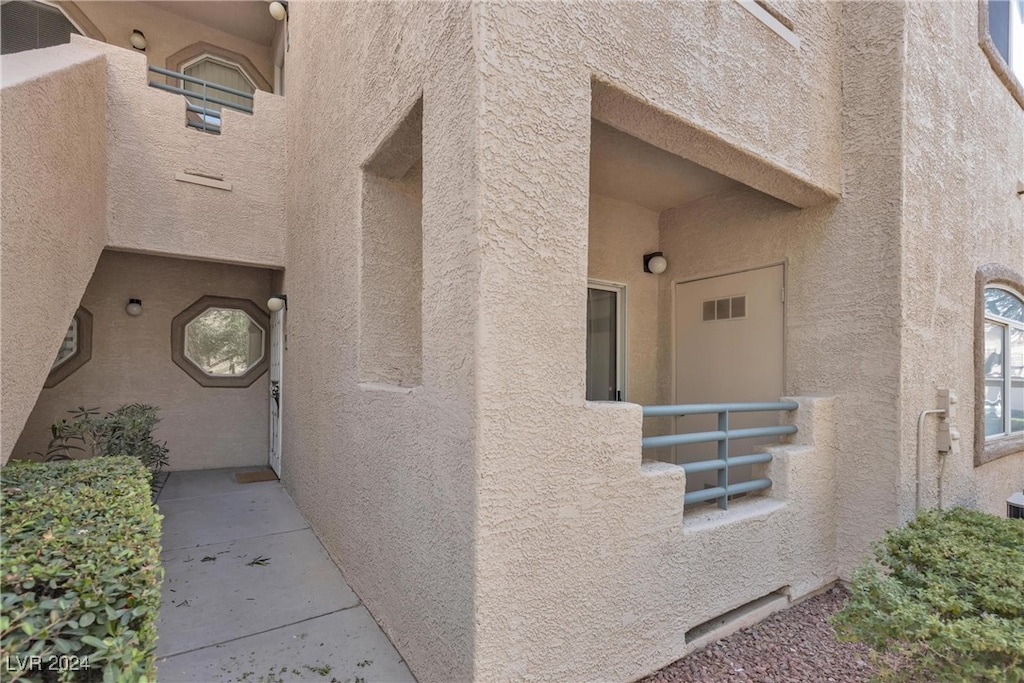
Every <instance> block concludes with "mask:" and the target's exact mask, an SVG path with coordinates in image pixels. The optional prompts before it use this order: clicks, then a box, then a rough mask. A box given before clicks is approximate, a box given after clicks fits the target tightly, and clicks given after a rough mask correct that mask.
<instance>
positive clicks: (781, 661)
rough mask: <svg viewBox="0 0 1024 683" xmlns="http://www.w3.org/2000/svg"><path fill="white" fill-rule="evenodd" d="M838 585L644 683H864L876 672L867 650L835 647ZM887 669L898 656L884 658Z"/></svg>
mask: <svg viewBox="0 0 1024 683" xmlns="http://www.w3.org/2000/svg"><path fill="white" fill-rule="evenodd" d="M848 595H849V594H848V593H847V591H846V589H845V588H842V587H841V586H836V587H834V588H830V589H829V590H828V591H826V592H824V593H822V594H821V595H817V596H815V597H813V598H810V599H809V600H805V601H804V602H802V603H800V604H799V605H796V606H795V607H790V608H789V609H785V610H782V611H781V612H776V613H775V614H773V615H772V616H770V617H768V618H767V619H765V620H764V621H762V622H760V623H758V624H755V625H753V626H751V627H749V628H745V629H742V630H740V631H737V632H736V633H734V634H732V635H731V636H729V637H728V638H723V639H722V640H719V641H716V642H714V643H711V644H710V645H708V646H707V647H706V648H704V649H703V650H700V651H698V652H695V653H693V654H692V655H690V656H689V657H686V658H685V659H680V660H679V661H677V662H675V663H674V664H670V665H669V666H667V667H665V668H664V669H662V670H661V671H659V672H657V673H655V674H652V675H650V676H648V677H647V678H645V679H643V681H641V683H662V682H668V681H671V683H716V682H717V681H730V682H732V681H757V683H783V682H786V683H789V682H790V681H813V682H814V683H823V682H825V681H835V682H837V683H860V682H862V681H868V680H869V679H870V678H871V675H872V674H874V673H875V672H876V671H877V667H876V666H875V665H874V664H873V663H872V659H871V656H870V654H869V650H868V648H867V647H865V646H863V645H859V644H855V643H839V642H836V639H835V632H834V631H833V630H832V627H831V626H830V625H829V623H828V618H829V617H830V616H832V615H833V614H834V613H835V612H837V611H838V610H839V609H841V608H842V606H843V605H844V604H845V603H846V599H847V597H848ZM886 662H887V663H888V664H889V666H890V667H891V666H894V665H896V664H897V659H896V658H895V657H888V656H887V657H886Z"/></svg>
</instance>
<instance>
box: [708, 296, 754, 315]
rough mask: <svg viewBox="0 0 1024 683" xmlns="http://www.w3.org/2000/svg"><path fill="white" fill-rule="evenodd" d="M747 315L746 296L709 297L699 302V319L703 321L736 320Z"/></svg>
mask: <svg viewBox="0 0 1024 683" xmlns="http://www.w3.org/2000/svg"><path fill="white" fill-rule="evenodd" d="M746 317H747V296H746V295H745V294H743V295H741V296H727V297H724V298H722V299H709V300H708V301H705V302H703V303H702V304H701V319H702V320H703V321H704V322H711V321H713V320H736V319H737V318H746Z"/></svg>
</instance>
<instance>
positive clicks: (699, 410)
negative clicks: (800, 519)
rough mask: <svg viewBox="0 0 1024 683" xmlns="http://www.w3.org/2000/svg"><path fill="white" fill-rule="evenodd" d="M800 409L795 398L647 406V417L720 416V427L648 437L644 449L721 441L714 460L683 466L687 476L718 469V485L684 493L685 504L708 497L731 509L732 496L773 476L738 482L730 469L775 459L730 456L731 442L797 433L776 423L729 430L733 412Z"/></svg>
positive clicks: (768, 481)
mask: <svg viewBox="0 0 1024 683" xmlns="http://www.w3.org/2000/svg"><path fill="white" fill-rule="evenodd" d="M796 409H797V403H796V402H795V401H776V402H774V403H696V404H687V405H676V406H644V417H683V416H686V415H710V414H717V415H718V429H717V430H715V431H710V432H695V433H692V434H668V435H665V436H648V437H644V439H643V441H642V445H643V447H644V448H663V447H665V446H683V445H689V444H696V443H712V442H717V443H718V457H717V458H716V459H714V460H699V461H697V462H688V463H684V464H683V465H680V467H682V468H683V471H684V472H686V474H687V475H690V474H696V473H697V472H711V471H715V470H717V471H718V482H717V483H718V486H713V487H711V488H707V489H703V490H700V491H691V492H689V493H687V494H685V495H684V496H683V503H684V504H686V505H689V504H690V503H700V502H703V501H705V500H716V499H717V501H718V507H719V508H721V509H723V510H727V509H728V508H729V496H733V495H736V494H738V493H747V492H749V491H760V490H762V489H767V488H771V485H772V480H771V479H754V480H751V481H744V482H740V483H737V484H730V483H729V469H730V468H732V467H738V466H740V465H755V464H758V463H766V462H771V460H772V456H771V453H754V454H752V455H738V456H734V457H729V442H730V441H735V440H737V439H753V438H757V437H764V436H784V435H787V434H795V433H796V425H775V426H771V427H748V428H745V429H729V414H730V413H757V412H771V411H787V412H788V411H793V410H796Z"/></svg>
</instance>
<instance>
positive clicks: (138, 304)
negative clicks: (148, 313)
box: [124, 299, 142, 316]
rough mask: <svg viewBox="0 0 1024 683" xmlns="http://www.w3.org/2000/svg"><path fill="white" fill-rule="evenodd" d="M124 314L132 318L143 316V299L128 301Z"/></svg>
mask: <svg viewBox="0 0 1024 683" xmlns="http://www.w3.org/2000/svg"><path fill="white" fill-rule="evenodd" d="M124 312H125V313H127V314H128V315H131V316H137V315H142V299H128V305H127V306H125V307H124Z"/></svg>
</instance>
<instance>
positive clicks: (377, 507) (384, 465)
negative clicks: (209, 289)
mask: <svg viewBox="0 0 1024 683" xmlns="http://www.w3.org/2000/svg"><path fill="white" fill-rule="evenodd" d="M289 12H290V17H291V18H290V26H289V30H290V50H289V53H288V78H289V81H288V96H287V99H286V106H287V142H288V159H289V160H293V161H290V162H289V165H288V172H287V186H288V195H287V216H288V248H287V254H288V257H287V263H286V272H287V293H288V301H289V307H288V321H287V329H288V346H287V352H286V355H285V378H284V388H283V391H284V394H283V405H284V419H285V426H284V432H283V433H284V448H283V453H284V457H283V478H284V482H285V485H286V486H287V487H288V488H289V490H290V491H291V492H292V494H293V496H294V498H295V500H296V502H297V503H298V505H299V507H300V508H301V509H302V511H303V513H304V514H306V515H307V517H308V518H309V520H310V521H311V523H312V525H313V528H314V529H315V530H316V532H317V534H318V535H319V537H320V539H321V540H322V541H323V543H324V546H325V547H326V548H327V550H328V552H330V553H331V555H332V556H333V557H334V558H335V560H337V561H338V563H339V565H340V567H341V569H342V571H343V573H344V575H345V578H346V580H347V581H348V582H349V584H350V585H351V586H352V588H353V589H354V590H355V591H356V592H357V593H358V594H359V596H360V599H361V600H362V601H363V602H364V603H365V604H366V606H367V607H368V609H369V610H370V611H371V613H372V614H373V615H374V617H375V618H376V619H377V620H378V621H379V622H380V623H381V624H382V626H383V627H384V629H385V631H386V632H387V633H388V635H389V636H390V637H391V638H392V640H393V641H394V642H395V644H396V646H397V647H398V648H399V650H400V651H401V652H402V656H403V657H404V658H405V660H406V662H408V664H409V666H410V667H411V668H412V670H413V671H414V672H415V674H416V675H417V677H419V678H420V680H438V681H441V680H443V681H454V680H470V679H472V678H473V639H474V634H473V631H474V628H475V626H474V622H475V618H476V617H475V614H476V613H475V607H474V582H475V563H474V554H473V544H474V537H475V534H476V531H475V521H474V519H475V507H476V487H477V475H476V465H475V462H474V455H475V446H474V444H475V441H476V438H477V435H476V432H477V426H476V425H477V423H476V420H477V417H476V402H475V392H476V386H477V377H476V360H475V353H476V351H475V349H476V344H477V335H476V330H475V326H474V321H475V317H476V307H477V306H476V298H477V287H478V279H479V266H478V259H479V257H478V255H477V250H476V244H477V239H478V238H477V225H478V217H477V213H476V192H477V190H476V187H477V180H476V178H477V172H476V157H477V154H478V148H477V134H476V130H477V125H478V124H477V118H478V115H479V106H480V103H479V101H478V96H477V94H476V92H477V89H478V86H477V78H478V73H477V71H476V68H475V51H474V44H475V41H476V40H477V38H476V36H475V31H474V27H473V23H472V10H471V8H470V5H469V4H468V3H447V4H438V3H399V2H396V3H293V4H292V5H291V6H290V7H289ZM421 93H422V97H423V124H422V149H423V184H422V219H421V220H422V227H421V231H422V234H421V238H422V247H421V249H422V263H423V272H422V292H421V294H420V296H421V322H420V332H421V335H420V343H421V346H420V352H419V353H420V357H421V358H420V360H421V374H420V378H419V380H418V381H416V382H415V386H410V387H399V386H395V384H382V383H374V382H365V383H361V382H360V380H361V378H360V376H359V368H360V366H361V363H360V357H359V354H360V328H361V325H362V324H363V323H362V322H361V320H360V310H361V300H362V299H363V298H364V297H366V296H367V295H368V293H367V292H366V291H364V290H362V289H361V278H360V272H361V268H362V258H363V254H361V239H362V238H361V235H362V232H363V229H364V228H365V227H372V226H369V225H367V224H365V223H364V221H363V220H362V215H361V212H362V208H361V207H362V188H363V182H364V174H363V171H362V168H361V167H362V166H363V164H364V163H366V162H367V161H368V160H370V159H371V157H373V156H374V154H375V152H377V151H378V150H379V148H380V146H381V144H382V143H383V142H384V141H385V140H386V139H387V138H388V136H389V135H390V134H391V133H392V132H393V131H394V129H395V128H396V127H397V126H398V125H399V123H400V122H401V121H402V119H403V117H404V116H405V115H406V113H407V112H409V111H410V110H411V109H412V108H413V105H414V104H415V102H416V101H417V99H419V97H420V95H421ZM403 272H404V271H403V270H401V267H399V269H398V270H395V271H392V272H391V273H390V276H391V277H395V278H401V277H402V275H403ZM412 275H413V274H411V273H410V276H412ZM375 301H379V302H380V304H381V305H383V306H387V305H388V304H387V297H381V298H379V299H375ZM519 301H520V304H521V305H523V306H527V305H528V302H527V301H526V300H525V299H522V298H520V299H519ZM381 313H383V314H384V316H385V317H386V315H387V313H388V312H387V311H383V312H381ZM384 379H392V378H384Z"/></svg>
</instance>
